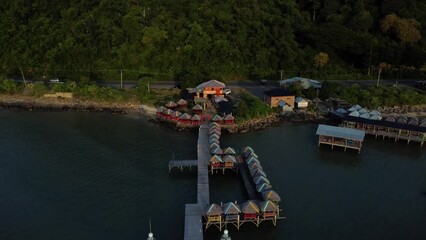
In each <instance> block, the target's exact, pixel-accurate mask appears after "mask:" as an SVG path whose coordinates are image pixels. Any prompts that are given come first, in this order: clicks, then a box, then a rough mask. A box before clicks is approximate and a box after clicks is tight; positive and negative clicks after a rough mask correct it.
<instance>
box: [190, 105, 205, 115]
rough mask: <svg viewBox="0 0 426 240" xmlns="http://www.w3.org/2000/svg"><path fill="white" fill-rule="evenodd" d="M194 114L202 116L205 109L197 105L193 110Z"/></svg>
mask: <svg viewBox="0 0 426 240" xmlns="http://www.w3.org/2000/svg"><path fill="white" fill-rule="evenodd" d="M192 112H193V113H195V114H202V113H203V107H201V105H199V104H197V105H195V106H194V107H193V108H192Z"/></svg>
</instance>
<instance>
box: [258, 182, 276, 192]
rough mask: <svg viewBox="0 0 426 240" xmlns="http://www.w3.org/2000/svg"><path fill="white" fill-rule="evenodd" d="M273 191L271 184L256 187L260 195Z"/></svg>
mask: <svg viewBox="0 0 426 240" xmlns="http://www.w3.org/2000/svg"><path fill="white" fill-rule="evenodd" d="M271 189H272V186H271V184H269V183H261V184H259V185H256V190H257V191H258V192H260V193H261V192H264V191H268V190H271Z"/></svg>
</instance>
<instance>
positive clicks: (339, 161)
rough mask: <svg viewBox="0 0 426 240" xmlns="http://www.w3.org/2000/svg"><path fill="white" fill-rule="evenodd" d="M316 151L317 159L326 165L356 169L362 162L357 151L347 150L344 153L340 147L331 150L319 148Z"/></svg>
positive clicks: (329, 147)
mask: <svg viewBox="0 0 426 240" xmlns="http://www.w3.org/2000/svg"><path fill="white" fill-rule="evenodd" d="M317 151H318V157H319V159H320V160H321V161H322V162H324V163H328V164H334V165H339V166H347V167H356V166H358V165H360V164H361V162H362V157H361V156H360V154H358V150H353V149H347V150H346V152H345V151H344V149H343V148H340V147H334V149H331V146H320V147H319V148H318V150H317Z"/></svg>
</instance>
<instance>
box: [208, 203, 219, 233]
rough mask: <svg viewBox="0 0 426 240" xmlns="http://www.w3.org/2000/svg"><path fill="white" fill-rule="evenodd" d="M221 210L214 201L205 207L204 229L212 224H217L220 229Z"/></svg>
mask: <svg viewBox="0 0 426 240" xmlns="http://www.w3.org/2000/svg"><path fill="white" fill-rule="evenodd" d="M222 216H223V210H222V208H221V207H220V206H219V205H217V204H216V203H212V204H210V205H209V206H208V207H207V211H206V222H207V223H206V229H207V228H208V227H209V226H210V225H212V224H214V225H219V226H218V227H219V228H220V229H222V223H223V218H222Z"/></svg>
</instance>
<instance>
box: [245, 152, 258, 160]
mask: <svg viewBox="0 0 426 240" xmlns="http://www.w3.org/2000/svg"><path fill="white" fill-rule="evenodd" d="M251 157H254V158H257V159H259V156H257V154H256V153H254V152H251V153H250V154H249V155H248V156H247V158H251Z"/></svg>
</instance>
